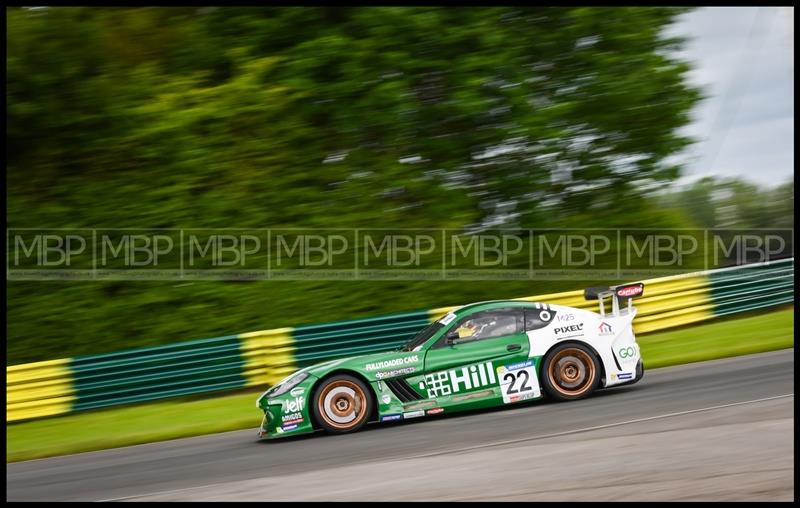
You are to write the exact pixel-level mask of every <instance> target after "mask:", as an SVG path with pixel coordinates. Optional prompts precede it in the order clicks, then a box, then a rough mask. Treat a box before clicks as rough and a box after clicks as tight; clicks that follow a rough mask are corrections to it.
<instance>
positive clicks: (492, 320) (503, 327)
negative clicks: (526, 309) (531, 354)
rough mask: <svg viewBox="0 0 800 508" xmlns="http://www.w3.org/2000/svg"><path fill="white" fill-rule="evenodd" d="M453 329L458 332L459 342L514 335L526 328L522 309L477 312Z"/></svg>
mask: <svg viewBox="0 0 800 508" xmlns="http://www.w3.org/2000/svg"><path fill="white" fill-rule="evenodd" d="M453 330H456V332H457V333H458V339H459V342H469V341H473V340H484V339H493V338H495V337H504V336H506V335H514V334H515V333H522V331H523V330H524V315H523V313H522V310H521V309H497V310H486V311H483V312H476V313H474V314H471V315H469V316H467V317H465V318H463V319H462V320H461V321H459V322H458V324H457V325H456V326H455V327H454V328H453Z"/></svg>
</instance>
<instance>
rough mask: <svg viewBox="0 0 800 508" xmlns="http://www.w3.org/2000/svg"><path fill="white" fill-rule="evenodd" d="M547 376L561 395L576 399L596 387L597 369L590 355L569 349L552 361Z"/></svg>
mask: <svg viewBox="0 0 800 508" xmlns="http://www.w3.org/2000/svg"><path fill="white" fill-rule="evenodd" d="M547 376H548V378H549V381H550V385H551V386H552V387H553V388H554V389H555V390H557V391H558V392H559V393H560V394H561V395H563V396H564V397H569V398H576V397H580V396H581V395H583V394H585V393H586V392H587V391H589V390H590V389H591V388H592V387H593V386H594V384H595V378H596V377H597V369H596V368H595V363H594V360H593V359H592V357H591V356H590V353H588V352H587V351H585V350H583V349H582V348H577V347H569V348H565V349H562V350H560V351H558V352H556V354H555V355H554V356H553V358H552V360H550V365H549V368H548V369H547Z"/></svg>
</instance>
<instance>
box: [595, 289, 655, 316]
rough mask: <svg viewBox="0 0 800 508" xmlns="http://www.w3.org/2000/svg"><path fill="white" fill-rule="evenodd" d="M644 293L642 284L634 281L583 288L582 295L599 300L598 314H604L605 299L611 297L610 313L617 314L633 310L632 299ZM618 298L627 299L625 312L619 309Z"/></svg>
mask: <svg viewBox="0 0 800 508" xmlns="http://www.w3.org/2000/svg"><path fill="white" fill-rule="evenodd" d="M643 294H644V284H643V283H641V282H635V283H633V284H622V285H619V286H601V287H591V288H586V289H584V290H583V297H584V298H586V299H587V300H599V301H600V315H601V316H605V315H606V308H605V299H606V298H611V315H612V316H619V315H621V314H623V313H630V312H633V299H634V298H638V297H640V296H642V295H643ZM620 300H627V301H628V309H627V312H622V311H621V310H620V304H619V301H620Z"/></svg>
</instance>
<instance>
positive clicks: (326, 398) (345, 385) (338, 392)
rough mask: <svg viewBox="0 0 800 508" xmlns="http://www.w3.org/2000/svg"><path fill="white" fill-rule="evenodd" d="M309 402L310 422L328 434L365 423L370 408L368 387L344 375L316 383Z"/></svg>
mask: <svg viewBox="0 0 800 508" xmlns="http://www.w3.org/2000/svg"><path fill="white" fill-rule="evenodd" d="M310 404H311V414H312V415H314V422H315V423H316V424H317V425H318V426H319V427H320V428H322V429H324V430H326V431H328V432H330V433H332V434H346V433H348V432H355V431H357V430H358V429H360V428H361V427H363V426H364V425H366V423H367V421H368V420H369V417H370V415H371V414H372V411H373V407H374V402H373V400H372V394H371V393H370V389H369V387H368V386H367V385H366V384H364V382H363V381H361V380H360V379H358V378H356V377H353V376H349V375H347V374H337V375H335V376H332V377H329V378H328V379H325V380H324V381H323V382H322V383H320V385H319V386H318V387H317V389H316V390H314V397H313V399H312V400H311V401H310Z"/></svg>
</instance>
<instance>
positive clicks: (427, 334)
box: [400, 320, 444, 351]
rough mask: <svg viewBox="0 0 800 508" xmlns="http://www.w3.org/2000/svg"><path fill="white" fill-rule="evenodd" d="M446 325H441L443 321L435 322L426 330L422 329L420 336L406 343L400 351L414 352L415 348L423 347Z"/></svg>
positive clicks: (417, 335)
mask: <svg viewBox="0 0 800 508" xmlns="http://www.w3.org/2000/svg"><path fill="white" fill-rule="evenodd" d="M443 326H444V325H443V324H442V323H441V320H439V321H434V322H433V323H431V324H429V325H428V326H426V327H425V328H423V329H422V331H420V332H419V333H418V334H416V335H414V338H413V339H411V340H410V341H408V342H406V343H405V344H404V345H403V346H402V347H401V348H400V351H413V350H414V348H416V347H418V346H420V345H422V344H424V343H425V341H427V340H428V339H430V338H431V337H433V334H434V333H436V332H438V331H439V330H441V328H442V327H443Z"/></svg>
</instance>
